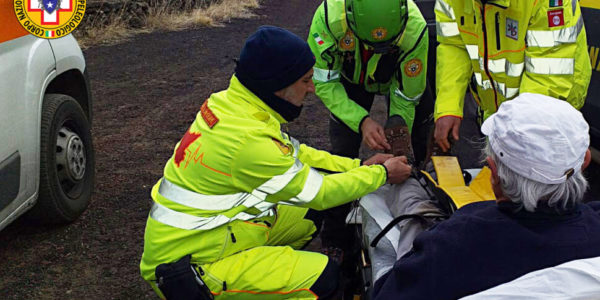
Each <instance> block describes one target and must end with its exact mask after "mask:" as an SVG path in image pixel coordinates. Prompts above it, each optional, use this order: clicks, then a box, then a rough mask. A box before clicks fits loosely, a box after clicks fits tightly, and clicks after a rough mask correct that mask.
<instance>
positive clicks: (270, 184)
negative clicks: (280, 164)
mask: <svg viewBox="0 0 600 300" xmlns="http://www.w3.org/2000/svg"><path fill="white" fill-rule="evenodd" d="M303 166H304V164H302V162H300V160H298V159H296V161H295V162H294V164H293V165H292V166H291V167H290V168H289V169H288V170H287V171H285V173H283V174H281V175H276V176H273V177H271V179H269V180H267V181H266V182H265V183H263V184H261V185H260V186H259V187H257V188H256V189H255V190H254V191H253V192H252V194H253V195H255V193H256V192H257V191H258V192H262V193H266V194H271V195H272V194H275V193H277V192H279V191H281V190H282V189H283V188H284V187H285V186H286V185H288V183H290V181H292V179H294V177H295V176H296V175H297V174H298V173H299V172H300V171H301V170H302V167H303ZM265 198H266V197H265ZM263 200H264V198H263Z"/></svg>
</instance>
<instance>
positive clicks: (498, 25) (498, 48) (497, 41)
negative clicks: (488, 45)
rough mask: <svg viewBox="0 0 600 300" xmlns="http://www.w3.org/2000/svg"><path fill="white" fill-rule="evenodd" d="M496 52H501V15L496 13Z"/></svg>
mask: <svg viewBox="0 0 600 300" xmlns="http://www.w3.org/2000/svg"><path fill="white" fill-rule="evenodd" d="M496 50H500V13H499V12H496Z"/></svg>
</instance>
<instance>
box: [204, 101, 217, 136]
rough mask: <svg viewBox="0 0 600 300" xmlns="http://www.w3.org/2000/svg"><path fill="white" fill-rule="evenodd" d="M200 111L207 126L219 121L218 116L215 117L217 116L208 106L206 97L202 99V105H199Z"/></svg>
mask: <svg viewBox="0 0 600 300" xmlns="http://www.w3.org/2000/svg"><path fill="white" fill-rule="evenodd" d="M200 113H201V114H202V119H204V122H206V125H208V127H210V128H211V129H212V128H213V127H214V126H215V125H216V124H217V123H219V118H217V116H215V114H214V113H213V112H212V110H211V109H210V108H209V107H208V99H206V101H204V104H202V107H200Z"/></svg>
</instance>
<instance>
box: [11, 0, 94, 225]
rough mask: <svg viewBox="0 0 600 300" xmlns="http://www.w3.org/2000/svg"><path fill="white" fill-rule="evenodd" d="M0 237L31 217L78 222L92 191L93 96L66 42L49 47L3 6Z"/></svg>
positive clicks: (73, 45)
mask: <svg viewBox="0 0 600 300" xmlns="http://www.w3.org/2000/svg"><path fill="white" fill-rule="evenodd" d="M0 20H2V21H1V23H2V25H1V26H0V230H1V229H3V228H4V227H6V226H7V225H8V224H9V223H10V222H12V221H13V220H15V218H17V217H18V216H19V215H21V214H23V213H25V212H27V211H29V213H28V216H29V217H31V219H33V220H36V221H40V222H42V223H65V222H71V221H73V220H75V219H76V218H77V217H79V215H81V213H82V212H83V211H84V210H85V209H86V207H87V206H88V203H89V201H90V197H91V194H92V190H93V186H94V150H93V147H92V136H91V131H90V129H91V120H92V97H91V93H90V85H89V81H88V77H87V72H86V65H85V60H84V58H83V54H82V52H81V49H80V48H79V45H78V44H77V41H76V40H75V39H74V38H73V37H72V36H71V35H68V36H65V37H62V38H59V39H53V40H46V39H41V38H37V37H35V36H33V35H31V34H28V33H27V32H26V31H25V30H24V29H23V28H22V27H21V25H20V24H19V23H18V22H17V19H16V17H15V13H14V10H13V1H11V0H0Z"/></svg>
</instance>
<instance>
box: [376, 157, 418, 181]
mask: <svg viewBox="0 0 600 300" xmlns="http://www.w3.org/2000/svg"><path fill="white" fill-rule="evenodd" d="M383 165H384V166H385V168H386V169H387V172H388V179H387V183H403V182H404V181H405V180H406V179H408V177H410V174H411V171H412V167H411V166H410V165H409V164H408V160H407V159H406V156H396V157H392V158H390V159H388V160H386V161H385V162H384V163H383Z"/></svg>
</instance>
